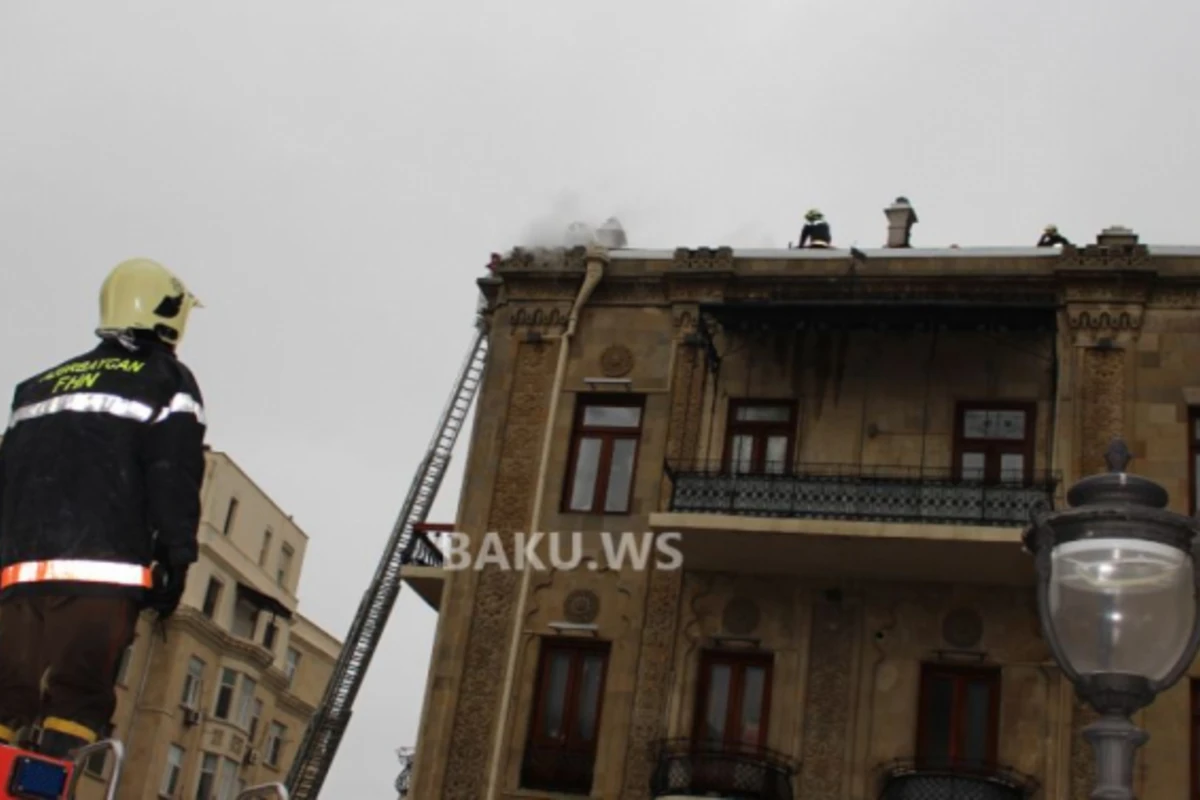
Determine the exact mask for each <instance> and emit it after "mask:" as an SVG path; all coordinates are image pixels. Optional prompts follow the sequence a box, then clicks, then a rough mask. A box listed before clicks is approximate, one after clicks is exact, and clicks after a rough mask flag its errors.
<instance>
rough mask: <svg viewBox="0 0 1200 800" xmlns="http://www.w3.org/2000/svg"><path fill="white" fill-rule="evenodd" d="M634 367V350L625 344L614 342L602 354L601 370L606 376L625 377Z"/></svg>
mask: <svg viewBox="0 0 1200 800" xmlns="http://www.w3.org/2000/svg"><path fill="white" fill-rule="evenodd" d="M632 369H633V351H632V350H630V349H629V348H628V347H626V346H625V345H623V344H614V345H611V346H609V347H607V348H605V350H604V352H603V353H601V354H600V371H601V372H603V373H604V377H606V378H623V377H625V376H626V375H628V374H629V373H630V371H631V370H632Z"/></svg>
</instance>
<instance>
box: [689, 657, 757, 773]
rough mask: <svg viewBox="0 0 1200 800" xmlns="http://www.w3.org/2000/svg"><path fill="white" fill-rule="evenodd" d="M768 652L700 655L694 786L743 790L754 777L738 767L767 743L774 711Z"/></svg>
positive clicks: (693, 767)
mask: <svg viewBox="0 0 1200 800" xmlns="http://www.w3.org/2000/svg"><path fill="white" fill-rule="evenodd" d="M772 661H773V658H772V656H771V654H769V653H732V652H725V651H708V652H706V653H704V654H703V655H702V656H701V659H700V680H699V686H698V687H697V688H698V690H699V695H698V698H697V700H698V702H697V705H696V720H695V729H694V733H693V737H694V741H695V743H696V753H695V757H694V758H693V761H692V770H693V776H692V780H693V787H692V788H693V789H694V790H698V789H700V788H704V789H706V790H707V791H726V792H729V791H734V790H745V789H748V788H752V787H748V786H745V785H743V784H745V783H746V781H747V779H750V780H753V778H754V777H755V776H754V775H753V774H752V773H753V770H750V773H751V774H749V775H748V774H747V771H746V770H745V769H741V770H739V764H741V763H742V762H744V761H745V759H746V757H747V756H751V757H752V756H753V755H754V754H755V753H757V752H758V751H759V750H761V749H762V748H764V747H765V746H766V743H767V726H768V723H769V720H770V711H771V667H772Z"/></svg>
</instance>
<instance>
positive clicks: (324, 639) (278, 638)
mask: <svg viewBox="0 0 1200 800" xmlns="http://www.w3.org/2000/svg"><path fill="white" fill-rule="evenodd" d="M206 461H207V469H206V471H205V483H204V488H203V494H202V499H201V501H202V507H201V527H200V532H199V540H200V559H199V561H198V562H197V563H196V564H195V565H193V567H192V568H191V570H190V571H189V573H188V585H187V589H186V591H185V593H184V597H183V601H182V604H181V605H180V608H179V610H178V611H177V612H176V614H175V615H174V616H173V617H172V618H171V620H170V621H169V623H168V625H167V626H166V629H165V632H164V633H165V638H164V635H163V634H160V632H159V631H158V630H157V627H156V625H155V623H154V615H153V613H152V612H147V613H146V614H144V615H143V616H142V619H141V620H139V622H138V627H137V635H136V638H135V640H134V643H133V645H132V646H131V647H130V648H129V649H128V651H127V652H126V655H125V658H124V660H123V662H122V667H121V671H120V675H119V678H118V682H117V710H116V714H115V715H114V719H113V725H114V728H115V730H114V733H113V735H114V736H115V737H116V738H118V739H120V740H121V741H122V743H123V744H124V745H125V747H126V755H125V761H124V768H123V772H122V776H121V779H120V784H119V789H118V794H117V796H118V797H121V798H122V800H124V798H129V800H152V799H153V798H161V797H195V796H199V794H200V792H201V788H200V782H201V780H202V778H203V775H202V773H203V772H204V768H205V761H206V760H207V761H208V762H209V764H210V765H212V766H213V767H214V768H215V770H216V772H215V774H213V775H212V776H211V778H210V779H208V780H209V781H210V782H209V783H208V785H209V786H210V791H211V792H214V794H213V796H217V795H218V794H220V795H221V796H226V795H225V794H224V792H229V791H230V790H233V789H236V787H238V786H241V787H248V786H255V785H259V784H264V783H275V782H281V781H283V780H284V779H285V777H286V775H287V771H288V769H289V768H290V766H291V762H292V758H293V757H294V756H295V752H296V747H297V745H298V744H299V741H300V738H301V737H302V736H303V735H304V730H305V727H306V726H307V725H308V721H309V719H310V718H311V717H312V715H313V713H314V712H315V711H316V707H317V704H318V703H319V702H320V700H321V696H322V695H323V693H324V691H325V686H326V684H327V683H328V682H329V678H330V676H331V675H332V673H333V666H334V664H335V663H336V661H337V657H338V653H339V651H340V649H341V643H340V642H339V641H338V640H337V639H336V638H334V637H333V636H331V635H330V634H328V633H326V632H325V631H323V630H322V629H321V628H319V627H318V626H317V625H316V624H315V623H313V622H312V621H310V620H309V619H307V618H306V617H304V616H303V615H301V614H300V613H299V610H298V599H297V590H298V588H299V583H300V574H301V570H302V567H303V563H304V562H303V559H304V553H305V547H306V544H307V535H306V534H305V533H304V531H302V530H301V529H300V528H299V527H298V526H297V525H296V524H295V523H294V522H293V521H292V519H291V517H289V516H288V515H287V514H285V513H284V512H283V511H282V510H281V509H279V507H278V506H276V505H275V504H274V503H273V502H272V501H271V499H270V498H269V497H268V496H267V495H266V494H265V493H264V492H263V491H262V490H261V489H260V488H259V487H258V486H256V485H255V484H254V482H253V481H252V480H251V479H250V478H249V476H247V475H246V474H245V473H244V472H242V471H241V469H240V468H239V467H238V466H237V464H236V463H235V462H234V461H233V460H232V459H231V458H230V457H229V456H228V455H227V454H225V453H221V452H216V451H210V452H209V453H208V455H207V459H206ZM232 501H235V502H232ZM231 508H232V509H233V510H232V513H231ZM286 553H290V556H288V555H285V554H286ZM214 579H215V580H216V581H219V585H220V591H218V592H210V591H209V587H210V586H212V585H213V584H212V583H211V581H213V580H214ZM239 584H241V585H243V586H246V587H250V588H253V589H254V590H256V591H258V592H261V593H263V594H264V595H268V596H269V597H270V598H272V599H273V600H274V601H275V602H276V603H278V604H279V605H278V606H277V607H276V610H278V611H280V612H282V611H283V610H285V609H286V610H287V611H288V612H289V613H290V614H291V617H290V619H289V618H286V617H285V616H284V615H283V614H282V613H280V614H277V615H275V616H274V617H273V618H272V615H271V613H269V612H266V611H260V612H259V613H258V614H257V615H256V616H255V617H250V616H248V615H246V614H245V610H246V606H245V605H244V604H242V608H241V609H239V608H238V606H239V603H238V594H239V593H238V592H237V589H238V585H239ZM272 624H274V627H275V630H274V632H273V633H268V629H269V628H270V627H271V626H272ZM193 659H199V661H200V662H201V663H202V664H203V668H202V670H201V671H200V673H199V682H198V683H197V684H196V688H195V689H194V690H191V691H189V690H188V685H189V684H190V683H192V681H191V679H190V678H189V674H188V673H189V665H190V663H191V662H192V660H193ZM223 670H232V671H233V672H234V673H236V674H237V681H238V684H237V686H236V687H235V688H234V691H233V692H232V693H231V695H230V697H229V699H228V701H227V702H222V701H220V700H219V695H220V693H221V676H222V671H223ZM247 690H249V691H247ZM193 692H194V693H193ZM243 692H246V694H245V695H243ZM189 695H190V699H187V698H188V696H189ZM243 696H246V697H252V698H253V699H255V700H257V701H258V702H259V703H260V704H261V706H253V705H248V706H247V710H248V711H250V712H251V713H249V714H247V715H246V716H243V715H242V714H241V711H242V708H241V698H242V697H243ZM188 705H190V706H191V707H192V708H191V710H190V711H189V708H187V707H186V706H188ZM222 706H224V707H223V708H222ZM255 708H259V709H260V711H261V713H259V714H258V715H257V719H253V716H254V715H253V710H254V709H255ZM193 712H194V713H193ZM218 712H220V713H218ZM279 733H281V734H282V735H281V736H276V734H279ZM275 739H278V741H279V744H275V742H274V740H275ZM173 755H174V757H177V758H178V760H177V761H172V757H173ZM106 761H107V762H111V759H107V760H106ZM169 762H170V763H169ZM172 764H176V765H177V769H175V770H174V774H175V777H174V783H173V784H172V783H169V782H168V773H169V772H171V771H172ZM111 772H112V764H111V763H103V764H102V763H100V761H99V760H97V761H96V762H94V763H93V764H92V765H91V768H90V769H89V770H88V771H87V773H86V775H85V777H84V779H83V781H82V782H81V784H80V787H79V790H78V797H80V798H81V800H90V799H91V798H101V797H104V790H105V787H106V782H107V780H108V779H109V777H110V776H111ZM225 781H228V783H227V784H225ZM223 784H224V785H225V786H226V787H227V788H223ZM228 796H230V797H232V796H233V795H232V794H230V795H228Z"/></svg>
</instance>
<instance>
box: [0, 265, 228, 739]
mask: <svg viewBox="0 0 1200 800" xmlns="http://www.w3.org/2000/svg"><path fill="white" fill-rule="evenodd" d="M197 305H199V303H198V302H197V301H196V298H195V297H193V296H192V294H191V293H190V292H188V290H187V289H186V288H185V287H184V285H183V284H182V283H181V282H180V281H179V280H178V278H176V277H175V276H174V275H172V274H171V273H170V272H169V271H168V270H167V269H166V268H165V267H163V266H162V265H161V264H157V263H155V262H153V261H149V260H145V259H135V260H131V261H126V262H123V263H121V264H119V265H117V266H116V267H115V268H114V269H113V271H112V272H111V273H110V274H109V276H108V278H107V280H105V282H104V285H103V287H102V288H101V290H100V327H99V328H98V329H97V330H96V334H97V335H98V336H99V338H100V343H99V344H98V345H97V346H96V347H95V348H93V349H92V350H90V351H88V352H86V353H84V354H82V355H80V356H77V357H76V358H72V359H70V360H68V361H64V362H62V363H60V364H59V365H57V366H55V367H51V368H50V369H48V370H45V371H43V372H41V373H40V374H38V375H35V376H33V377H31V378H29V379H28V380H26V381H24V382H22V383H21V384H19V385H18V386H17V388H16V392H15V394H14V398H13V405H12V415H11V417H10V420H9V423H8V430H7V431H6V433H5V436H4V438H3V440H2V441H0V738H3V739H4V741H5V742H8V743H12V744H18V745H26V744H29V745H31V746H33V747H36V749H38V750H39V751H40V752H42V753H44V754H46V755H49V756H53V757H57V758H65V757H69V756H70V754H71V753H73V752H74V751H75V750H77V749H78V748H79V747H81V746H83V745H86V744H90V743H92V742H94V741H96V740H97V738H99V736H100V732H101V731H103V730H104V729H105V728H106V727H107V726H108V724H109V723H110V721H111V718H112V715H113V711H114V709H115V707H116V697H115V693H114V685H115V683H116V671H117V668H118V664H119V662H120V658H121V655H122V653H123V652H124V650H125V648H126V647H127V646H128V645H130V644H131V643H132V641H133V637H134V630H135V627H136V625H137V620H138V617H139V615H140V613H141V611H143V610H144V609H152V610H154V611H155V612H157V614H158V616H159V619H160V620H165V619H166V618H167V617H169V616H170V615H171V614H172V613H174V611H175V609H176V608H177V607H178V605H179V601H180V598H181V596H182V594H183V589H184V586H185V582H186V578H187V571H188V567H189V565H190V564H192V563H193V562H195V560H196V556H197V544H196V532H197V527H198V525H199V519H200V486H201V483H202V481H203V479H204V436H205V419H204V409H203V406H202V398H201V396H200V390H199V387H198V386H197V384H196V380H195V378H194V377H193V376H192V373H191V371H190V370H188V368H187V367H185V366H184V365H183V364H182V363H181V362H180V361H179V360H178V358H177V357H176V354H175V350H176V348H177V347H178V346H179V343H180V341H181V340H182V338H183V334H184V329H185V327H186V325H187V320H188V315H189V312H190V311H191V310H192V308H193V307H194V306H197ZM22 729H24V731H37V730H39V729H40V737H34V736H30V737H28V738H27V737H26V736H25V735H22V736H20V737H18V735H17V734H18V732H19V731H22Z"/></svg>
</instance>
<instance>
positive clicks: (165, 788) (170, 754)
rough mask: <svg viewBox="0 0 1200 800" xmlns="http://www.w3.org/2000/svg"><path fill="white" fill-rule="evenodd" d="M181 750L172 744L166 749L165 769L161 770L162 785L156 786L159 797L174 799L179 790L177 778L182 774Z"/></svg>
mask: <svg viewBox="0 0 1200 800" xmlns="http://www.w3.org/2000/svg"><path fill="white" fill-rule="evenodd" d="M183 755H184V753H183V748H182V747H180V746H179V745H177V744H173V745H171V746H170V747H168V748H167V767H166V769H164V770H163V776H162V783H160V784H159V785H158V794H159V796H160V797H174V796H175V792H176V790H178V789H179V776H180V774H181V773H182V772H183Z"/></svg>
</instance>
